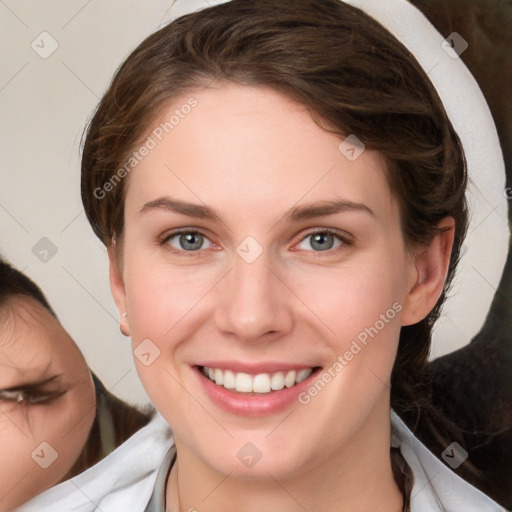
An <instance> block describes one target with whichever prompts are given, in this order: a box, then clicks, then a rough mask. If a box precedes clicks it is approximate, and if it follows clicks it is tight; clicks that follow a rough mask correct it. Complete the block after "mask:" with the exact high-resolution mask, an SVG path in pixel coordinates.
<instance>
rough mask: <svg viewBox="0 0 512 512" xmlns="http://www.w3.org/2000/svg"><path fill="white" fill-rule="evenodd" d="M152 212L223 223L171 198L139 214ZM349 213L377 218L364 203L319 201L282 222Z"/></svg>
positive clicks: (294, 209)
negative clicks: (366, 214)
mask: <svg viewBox="0 0 512 512" xmlns="http://www.w3.org/2000/svg"><path fill="white" fill-rule="evenodd" d="M152 210H166V211H170V212H174V213H180V214H182V215H186V216H188V217H195V218H198V219H207V220H212V221H221V222H222V219H221V218H220V216H219V215H218V214H217V213H216V212H215V211H214V210H213V209H211V208H209V207H208V206H205V205H200V204H194V203H189V202H187V201H181V200H178V199H172V198H170V197H159V198H158V199H155V200H153V201H150V202H148V203H146V204H145V205H144V206H143V207H142V208H141V210H140V212H139V213H147V212H150V211H152ZM347 211H360V212H366V213H368V214H370V215H371V216H372V217H375V213H374V212H373V210H372V209H371V208H369V207H368V206H367V205H365V204H363V203H356V202H354V201H349V200H346V199H336V200H332V201H319V202H316V203H310V204H305V205H302V206H294V207H292V208H291V209H290V210H288V211H287V212H286V213H285V214H284V216H283V218H282V220H285V221H289V222H290V221H291V222H298V221H301V220H307V219H314V218H316V217H323V216H326V215H335V214H337V213H342V212H347Z"/></svg>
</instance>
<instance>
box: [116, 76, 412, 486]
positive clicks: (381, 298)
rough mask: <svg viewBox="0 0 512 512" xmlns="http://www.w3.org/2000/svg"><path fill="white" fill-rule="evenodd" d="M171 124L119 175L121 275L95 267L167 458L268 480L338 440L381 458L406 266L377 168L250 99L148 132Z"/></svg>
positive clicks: (292, 107)
mask: <svg viewBox="0 0 512 512" xmlns="http://www.w3.org/2000/svg"><path fill="white" fill-rule="evenodd" d="M190 97H193V98H194V99H195V101H197V105H196V106H195V107H194V108H192V109H189V108H182V107H183V105H186V104H195V101H194V100H191V99H190ZM176 111H178V112H180V113H181V114H182V115H181V116H179V115H178V117H179V121H178V122H177V123H174V125H173V127H172V131H171V130H168V131H169V133H168V134H165V132H164V134H163V136H162V137H161V139H162V140H158V137H156V136H155V133H160V132H153V133H152V134H151V137H152V139H154V141H155V144H154V145H153V144H150V143H149V144H148V142H149V140H148V139H146V141H145V143H146V145H147V147H149V146H154V147H150V149H149V150H148V151H143V152H144V153H146V155H145V156H143V157H142V158H141V159H140V162H139V163H138V164H137V165H136V167H135V168H134V169H133V170H132V171H131V174H130V176H129V178H128V183H127V195H126V203H125V231H124V236H123V242H122V243H123V248H122V269H120V272H118V271H117V270H116V266H115V263H114V258H113V254H112V251H111V261H112V264H113V267H112V285H113V292H114V296H115V299H116V302H117V304H118V307H119V309H120V312H121V313H123V312H124V311H126V312H127V317H126V326H127V327H129V331H130V334H131V337H132V340H133V348H134V351H135V352H134V353H135V356H136V359H135V361H136V364H137V369H138V372H139V374H140V377H141V379H142V382H143V384H144V386H145V388H146V390H147V392H148V394H149V396H150V397H151V399H152V401H153V402H154V404H155V406H156V407H157V409H158V410H159V411H160V412H161V413H162V414H163V415H164V417H165V418H166V419H167V420H168V422H169V423H170V425H171V427H172V428H173V430H174V433H175V438H176V443H177V446H178V453H180V454H181V453H183V460H185V459H184V456H185V454H187V453H188V456H189V457H191V458H192V459H193V460H195V461H196V462H199V463H206V464H207V465H208V466H210V467H211V468H214V469H216V470H218V471H221V472H223V473H225V474H227V473H229V472H231V474H232V475H233V476H236V475H239V476H241V477H247V478H268V473H270V474H272V475H273V476H274V477H275V478H278V479H279V478H280V477H281V478H283V477H286V476H290V475H292V474H293V473H294V472H295V471H297V470H298V468H301V470H307V469H308V468H313V467H315V466H317V465H318V464H322V463H324V462H325V461H327V460H329V459H330V458H331V457H332V456H333V455H334V454H336V453H339V451H340V450H342V449H344V448H346V447H347V446H349V445H350V446H359V447H361V446H363V445H364V446H365V447H366V448H370V449H371V446H372V444H373V443H376V444H378V443H379V442H381V441H382V436H384V438H386V436H387V440H386V439H384V442H387V443H388V446H389V429H388V427H389V426H386V425H387V423H386V422H388V423H389V378H390V373H391V369H392V365H393V361H394V358H395V353H396V350H397V340H398V336H399V331H400V327H401V325H402V323H406V322H407V321H408V320H410V319H411V318H410V314H409V305H408V299H407V297H408V293H409V291H410V290H411V288H412V287H413V285H414V283H415V281H416V278H417V271H416V267H415V264H414V262H413V260H412V259H411V257H410V256H409V253H408V252H407V251H406V249H405V247H404V240H403V237H402V234H401V230H400V222H399V209H398V206H397V203H396V202H395V200H394V198H393V196H392V194H391V192H390V189H389V188H388V185H387V182H386V178H385V162H384V160H383V158H382V157H381V156H380V155H379V154H378V153H377V152H374V151H370V150H365V151H363V152H361V148H358V147H357V146H356V147H354V146H351V145H350V144H349V141H347V142H344V143H343V144H342V145H341V146H340V143H341V142H342V141H343V140H344V139H343V138H340V137H338V136H335V135H333V134H330V133H328V132H326V131H324V130H323V129H321V128H319V127H318V126H317V125H316V124H315V123H314V121H313V120H312V118H311V117H310V115H309V114H308V113H307V112H306V111H305V109H304V108H303V107H301V106H299V105H297V104H295V103H293V102H292V101H290V100H288V99H286V98H284V97H282V96H280V95H278V94H277V93H275V92H273V91H271V90H268V89H265V88H250V87H242V86H235V85H225V86H221V87H217V88H214V87H210V88H208V89H205V90H202V91H197V92H194V93H193V94H192V93H191V94H190V95H184V96H182V97H181V98H179V99H176V100H175V101H173V102H172V104H171V105H169V106H168V108H166V109H165V111H164V112H162V115H161V117H160V119H159V120H158V121H157V123H156V125H158V124H159V123H164V124H165V123H166V122H168V121H169V119H170V118H171V116H173V115H175V116H176V114H177V113H176ZM184 112H189V113H188V114H186V115H185V114H184ZM161 126H162V125H161ZM160 131H162V130H161V129H160ZM356 135H357V134H356ZM349 140H350V139H349ZM359 153H360V154H359ZM139 154H142V152H139ZM205 368H206V370H205ZM205 374H211V377H213V379H215V380H218V382H219V383H220V382H222V383H223V384H222V385H219V384H217V383H214V382H212V379H211V378H210V376H209V375H205ZM221 379H222V381H221ZM301 379H305V380H302V382H299V383H296V381H300V380H301ZM233 386H235V388H234V389H233ZM283 386H284V387H283ZM288 386H290V387H288ZM271 388H274V389H273V390H272V391H270V389H271ZM375 432H377V434H375ZM374 434H375V435H374ZM358 443H359V444H358ZM180 450H181V451H180ZM388 454H389V451H388Z"/></svg>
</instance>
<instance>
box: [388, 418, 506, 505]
mask: <svg viewBox="0 0 512 512" xmlns="http://www.w3.org/2000/svg"><path fill="white" fill-rule="evenodd" d="M391 429H392V444H393V446H399V447H400V451H401V452H402V455H403V457H404V459H405V460H406V462H407V463H408V464H409V466H410V467H411V469H412V472H413V474H414V486H413V489H412V493H411V512H506V510H505V509H504V508H503V507H501V506H500V505H498V503H496V502H494V501H493V500H492V499H491V498H489V497H488V496H486V495H485V494H483V493H482V492H481V491H479V490H478V489H476V488H475V487H473V486H472V485H471V484H469V483H468V482H466V481H465V480H463V479H462V478H460V477H459V476H458V475H457V474H456V473H454V472H453V471H452V470H451V469H450V468H449V467H448V466H446V465H445V464H443V463H442V462H441V461H440V460H439V459H438V458H437V457H435V455H434V454H433V453H432V452H431V451H430V450H428V448H426V446H425V445H424V444H423V443H422V442H421V441H420V440H419V439H418V438H416V437H415V436H414V434H413V433H412V432H411V431H410V430H409V428H408V427H407V426H406V425H405V423H404V422H403V421H402V420H401V419H400V418H399V416H398V415H397V414H396V413H395V412H394V411H393V410H392V411H391Z"/></svg>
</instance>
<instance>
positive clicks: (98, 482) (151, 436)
mask: <svg viewBox="0 0 512 512" xmlns="http://www.w3.org/2000/svg"><path fill="white" fill-rule="evenodd" d="M173 442H174V440H173V437H172V434H171V430H170V427H169V425H168V424H167V422H166V421H165V420H164V419H163V418H162V416H160V415H159V414H158V413H156V414H155V416H154V417H153V418H152V419H151V421H150V422H149V423H148V424H147V425H146V426H145V427H143V428H141V429H140V430H139V431H137V432H136V433H135V434H134V435H133V436H131V437H130V438H129V439H128V440H127V441H125V442H124V443H123V444H122V445H121V446H119V447H118V448H116V449H115V450H114V451H113V452H112V453H111V454H110V455H108V456H107V457H105V458H104V459H102V460H101V461H100V462H98V463H97V464H95V465H94V466H92V467H90V468H89V469H87V470H86V471H84V472H83V473H80V474H79V475H77V476H76V477H74V478H71V479H69V480H66V481H64V482H62V483H60V484H58V485H56V486H54V487H52V488H50V489H48V490H47V491H45V492H43V493H41V494H40V495H38V496H36V497H35V498H34V499H32V500H30V501H29V502H28V503H25V504H24V505H22V506H21V507H19V508H18V509H16V512H70V511H71V510H72V511H73V512H97V511H100V510H101V512H120V511H123V512H124V511H127V510H129V511H137V510H140V511H142V510H144V508H145V507H146V504H147V503H148V501H149V499H150V497H151V493H152V492H153V488H154V485H155V480H156V477H157V473H158V470H159V468H160V465H161V463H162V460H163V458H164V456H165V454H166V453H167V451H168V450H169V448H170V447H171V446H172V445H173Z"/></svg>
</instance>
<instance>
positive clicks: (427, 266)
mask: <svg viewBox="0 0 512 512" xmlns="http://www.w3.org/2000/svg"><path fill="white" fill-rule="evenodd" d="M438 227H439V228H442V229H443V231H441V232H439V233H438V234H436V236H435V237H434V239H433V240H432V242H431V244H430V245H429V246H428V247H424V246H423V247H420V248H419V249H418V251H416V254H415V255H413V256H412V262H411V263H412V265H413V267H412V272H411V275H412V276H413V278H412V280H411V281H412V286H411V288H410V290H409V293H408V295H407V297H406V298H405V300H404V304H403V310H402V325H412V324H415V323H417V322H420V321H421V320H423V319H424V318H425V317H426V316H427V315H428V314H429V313H430V311H432V309H433V307H434V306H435V305H436V302H437V300H438V299H439V297H440V296H441V293H442V291H443V286H444V282H445V279H446V274H447V272H448V267H449V264H450V256H451V253H452V247H453V239H454V235H455V220H454V219H453V217H445V218H444V219H443V220H442V221H441V222H439V224H438Z"/></svg>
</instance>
